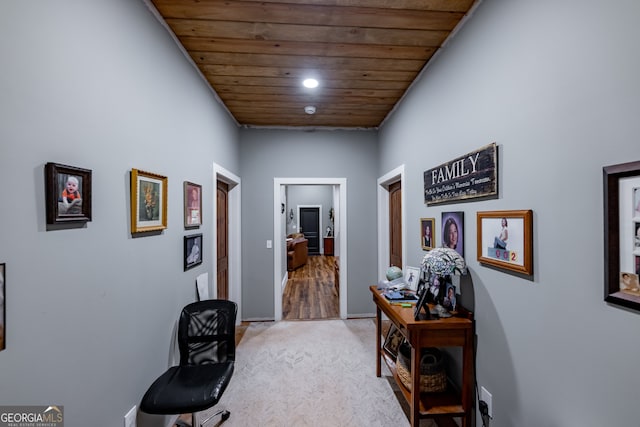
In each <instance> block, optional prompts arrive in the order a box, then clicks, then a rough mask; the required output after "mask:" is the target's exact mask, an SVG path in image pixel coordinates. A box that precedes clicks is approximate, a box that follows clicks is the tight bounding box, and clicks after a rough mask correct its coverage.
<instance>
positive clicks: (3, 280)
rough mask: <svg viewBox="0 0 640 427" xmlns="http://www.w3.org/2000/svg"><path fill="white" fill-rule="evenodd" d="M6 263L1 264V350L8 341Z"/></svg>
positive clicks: (5, 346)
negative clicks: (6, 326) (6, 324)
mask: <svg viewBox="0 0 640 427" xmlns="http://www.w3.org/2000/svg"><path fill="white" fill-rule="evenodd" d="M6 271H7V269H6V264H5V263H2V264H0V351H2V350H4V349H5V348H7V345H6V341H5V337H6V336H7V334H6V332H5V331H6V328H5V321H6V316H5V313H6V311H7V309H6V307H5V295H6V291H5V289H6V286H5V283H6Z"/></svg>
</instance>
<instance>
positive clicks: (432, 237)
mask: <svg viewBox="0 0 640 427" xmlns="http://www.w3.org/2000/svg"><path fill="white" fill-rule="evenodd" d="M435 241H436V219H435V218H420V244H421V245H422V249H423V250H425V251H429V250H431V249H433V248H434V247H435Z"/></svg>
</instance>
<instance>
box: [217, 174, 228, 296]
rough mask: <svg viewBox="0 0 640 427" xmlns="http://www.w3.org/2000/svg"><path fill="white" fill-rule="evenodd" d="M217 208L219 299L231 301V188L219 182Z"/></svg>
mask: <svg viewBox="0 0 640 427" xmlns="http://www.w3.org/2000/svg"><path fill="white" fill-rule="evenodd" d="M217 187H218V188H217V192H216V206H217V208H216V209H217V212H218V218H217V226H218V236H217V246H216V247H217V258H218V260H217V261H218V263H217V265H218V267H217V287H216V289H217V292H218V299H229V220H228V214H229V211H228V193H229V186H228V185H227V184H225V183H224V182H222V181H218V185H217Z"/></svg>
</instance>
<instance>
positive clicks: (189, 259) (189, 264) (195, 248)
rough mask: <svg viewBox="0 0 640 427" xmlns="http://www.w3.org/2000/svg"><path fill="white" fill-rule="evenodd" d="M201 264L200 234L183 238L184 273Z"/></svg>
mask: <svg viewBox="0 0 640 427" xmlns="http://www.w3.org/2000/svg"><path fill="white" fill-rule="evenodd" d="M200 264H202V234H192V235H191V236H184V271H187V270H189V269H190V268H193V267H195V266H196V265H200Z"/></svg>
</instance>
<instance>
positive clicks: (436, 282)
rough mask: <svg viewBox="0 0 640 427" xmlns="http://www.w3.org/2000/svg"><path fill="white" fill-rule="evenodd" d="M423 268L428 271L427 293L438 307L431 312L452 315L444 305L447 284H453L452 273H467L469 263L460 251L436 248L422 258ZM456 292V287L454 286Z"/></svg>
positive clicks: (445, 315) (440, 315)
mask: <svg viewBox="0 0 640 427" xmlns="http://www.w3.org/2000/svg"><path fill="white" fill-rule="evenodd" d="M422 268H423V269H424V270H425V271H426V272H427V274H428V279H427V287H428V290H426V291H425V292H427V295H431V296H432V298H433V301H434V302H435V303H436V308H435V310H434V311H433V312H432V313H431V314H436V315H438V316H439V317H451V314H450V313H449V311H448V310H447V309H446V308H445V307H443V306H442V303H443V302H444V298H445V293H446V290H447V285H448V284H452V282H451V276H452V275H454V274H455V275H461V274H466V272H467V264H466V263H465V261H464V258H462V257H461V256H460V254H459V253H458V252H456V251H455V250H454V249H451V248H435V249H432V250H431V251H429V252H427V254H426V255H425V256H424V257H423V258H422ZM454 292H455V288H454Z"/></svg>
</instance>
